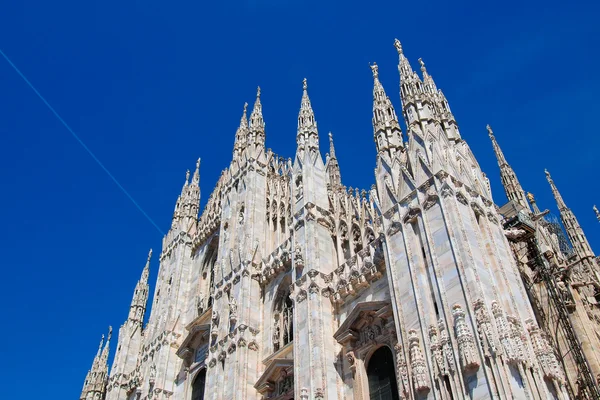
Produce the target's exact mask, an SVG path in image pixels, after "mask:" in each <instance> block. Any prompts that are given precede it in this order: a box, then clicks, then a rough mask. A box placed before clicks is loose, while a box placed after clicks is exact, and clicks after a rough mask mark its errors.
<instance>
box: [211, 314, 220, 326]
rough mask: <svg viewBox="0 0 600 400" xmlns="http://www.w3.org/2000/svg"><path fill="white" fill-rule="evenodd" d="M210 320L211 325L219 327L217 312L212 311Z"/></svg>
mask: <svg viewBox="0 0 600 400" xmlns="http://www.w3.org/2000/svg"><path fill="white" fill-rule="evenodd" d="M211 320H212V323H213V325H215V326H219V312H218V311H217V310H213V312H212V315H211Z"/></svg>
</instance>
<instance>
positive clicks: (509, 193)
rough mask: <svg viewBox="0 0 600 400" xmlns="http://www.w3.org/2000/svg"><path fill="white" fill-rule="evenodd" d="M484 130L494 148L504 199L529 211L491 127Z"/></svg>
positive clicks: (513, 173) (522, 192) (521, 190)
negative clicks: (504, 194)
mask: <svg viewBox="0 0 600 400" xmlns="http://www.w3.org/2000/svg"><path fill="white" fill-rule="evenodd" d="M486 128H487V131H488V135H489V136H490V139H491V140H492V146H493V147H494V153H495V154H496V159H497V160H498V167H500V180H501V181H502V186H504V192H505V193H506V197H507V198H508V200H511V201H513V202H515V203H516V204H518V205H520V206H521V207H523V208H524V209H526V210H529V203H528V202H527V199H526V197H525V191H524V190H523V188H522V187H521V184H520V183H519V179H518V178H517V174H516V173H515V171H514V170H513V169H512V167H511V166H510V165H509V164H508V162H506V158H505V157H504V153H503V152H502V149H501V148H500V146H499V145H498V142H496V137H495V136H494V132H493V131H492V127H491V126H489V125H487V126H486Z"/></svg>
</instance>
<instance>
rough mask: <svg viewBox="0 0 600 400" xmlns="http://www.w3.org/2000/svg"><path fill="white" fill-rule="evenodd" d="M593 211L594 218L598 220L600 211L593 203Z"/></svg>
mask: <svg viewBox="0 0 600 400" xmlns="http://www.w3.org/2000/svg"><path fill="white" fill-rule="evenodd" d="M593 208H594V212H595V213H596V218H597V219H598V222H600V211H598V207H596V206H595V205H594V207H593Z"/></svg>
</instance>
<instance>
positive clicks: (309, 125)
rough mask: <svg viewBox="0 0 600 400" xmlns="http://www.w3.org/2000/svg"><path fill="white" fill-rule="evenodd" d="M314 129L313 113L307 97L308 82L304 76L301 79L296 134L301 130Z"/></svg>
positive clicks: (315, 126) (315, 124)
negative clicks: (300, 96) (300, 99)
mask: <svg viewBox="0 0 600 400" xmlns="http://www.w3.org/2000/svg"><path fill="white" fill-rule="evenodd" d="M316 129H317V122H316V121H315V113H314V112H313V109H312V105H311V104H310V99H309V97H308V83H307V81H306V78H304V79H303V80H302V101H301V103H300V113H299V114H298V134H299V133H300V132H301V131H305V130H316Z"/></svg>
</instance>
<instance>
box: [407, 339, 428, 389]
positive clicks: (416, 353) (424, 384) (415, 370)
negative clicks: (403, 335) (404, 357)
mask: <svg viewBox="0 0 600 400" xmlns="http://www.w3.org/2000/svg"><path fill="white" fill-rule="evenodd" d="M408 348H409V354H410V369H411V370H412V376H413V384H414V387H415V390H416V391H418V392H421V391H427V390H429V379H428V377H427V365H426V364H425V359H424V358H423V350H422V349H421V345H420V344H419V337H418V336H417V331H415V330H414V329H411V330H410V331H408Z"/></svg>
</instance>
